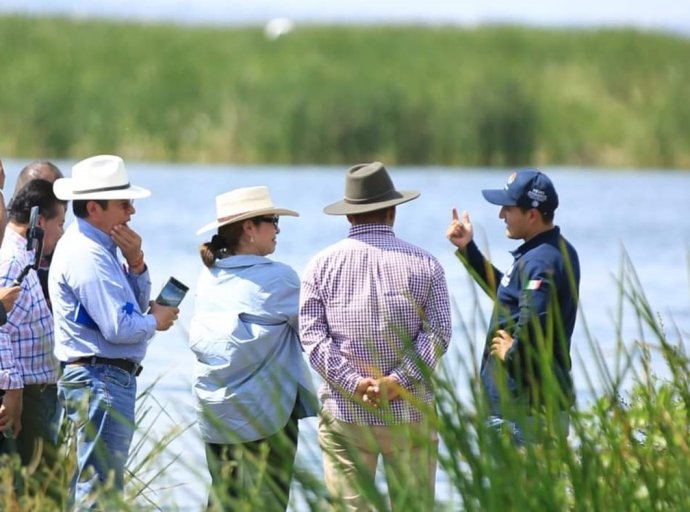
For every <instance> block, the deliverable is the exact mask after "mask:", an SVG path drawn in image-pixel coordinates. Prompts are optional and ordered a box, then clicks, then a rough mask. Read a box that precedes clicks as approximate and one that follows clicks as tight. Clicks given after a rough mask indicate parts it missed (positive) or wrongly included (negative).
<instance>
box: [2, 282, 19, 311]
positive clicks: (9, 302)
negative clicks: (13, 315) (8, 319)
mask: <svg viewBox="0 0 690 512" xmlns="http://www.w3.org/2000/svg"><path fill="white" fill-rule="evenodd" d="M21 291H22V287H21V286H8V287H7V288H0V302H2V306H3V307H4V308H5V311H6V312H9V311H10V309H12V308H13V307H14V301H16V300H17V297H19V292H21Z"/></svg>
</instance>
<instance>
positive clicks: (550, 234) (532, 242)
mask: <svg viewBox="0 0 690 512" xmlns="http://www.w3.org/2000/svg"><path fill="white" fill-rule="evenodd" d="M560 234H561V230H560V228H559V227H558V226H554V228H553V229H549V230H548V231H544V232H543V233H539V234H538V235H537V236H535V237H534V238H531V239H529V240H528V241H527V242H525V243H524V244H522V245H521V246H520V247H518V248H517V249H515V250H514V251H510V254H512V255H513V258H515V259H518V258H519V257H520V256H522V255H523V254H525V253H526V252H528V251H530V250H532V249H534V248H535V247H536V246H538V245H541V244H543V243H546V242H549V241H552V240H556V239H557V238H558V237H559V236H560Z"/></svg>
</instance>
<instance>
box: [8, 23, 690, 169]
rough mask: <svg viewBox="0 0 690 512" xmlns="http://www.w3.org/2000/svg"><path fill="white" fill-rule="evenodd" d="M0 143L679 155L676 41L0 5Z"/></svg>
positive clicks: (72, 149) (606, 159)
mask: <svg viewBox="0 0 690 512" xmlns="http://www.w3.org/2000/svg"><path fill="white" fill-rule="evenodd" d="M0 66H2V69H3V70H4V73H3V80H2V84H1V86H2V94H0V123H1V125H2V127H3V129H2V131H1V132H0V148H2V151H3V153H5V154H7V155H12V156H17V157H19V156H22V157H27V158H34V157H43V158H60V157H62V158H68V157H70V158H82V157H85V156H87V155H89V154H94V153H104V152H107V153H119V154H123V155H125V156H126V157H127V158H130V159H149V160H171V161H175V160H184V161H200V162H236V163H295V164H297V163H323V164H331V163H338V164H342V163H352V162H357V161H364V160H370V159H374V158H378V159H382V160H384V161H386V162H389V163H398V164H438V165H467V166H470V165H478V166H484V165H498V166H509V165H510V166H514V165H522V164H571V165H588V166H607V167H619V166H627V167H669V168H690V146H689V145H688V144H687V141H688V140H690V87H687V84H688V83H689V82H690V40H688V39H683V38H681V37H677V36H671V35H663V34H657V33H648V32H640V31H634V30H614V29H608V30H545V29H536V28H529V29H527V28H516V27H498V26H497V27H484V28H478V29H468V28H459V27H414V26H406V27H394V26H385V27H380V26H368V27H345V26H326V27H318V26H309V27H299V26H298V27H297V29H296V30H295V31H294V32H291V33H289V34H287V35H284V36H282V37H280V38H278V39H277V40H270V39H267V38H266V37H265V36H264V34H263V32H262V30H261V29H260V28H218V27H189V26H172V25H141V24H133V23H121V22H117V23H116V22H105V21H74V20H66V19H60V18H26V17H7V16H6V17H0Z"/></svg>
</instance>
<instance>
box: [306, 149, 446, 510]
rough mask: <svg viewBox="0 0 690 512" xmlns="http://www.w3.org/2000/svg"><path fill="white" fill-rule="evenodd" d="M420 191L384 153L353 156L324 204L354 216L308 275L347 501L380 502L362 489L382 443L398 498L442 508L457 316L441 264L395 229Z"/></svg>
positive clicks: (333, 467)
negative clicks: (444, 413)
mask: <svg viewBox="0 0 690 512" xmlns="http://www.w3.org/2000/svg"><path fill="white" fill-rule="evenodd" d="M418 196H419V192H400V191H397V190H396V189H395V187H394V186H393V182H392V181H391V179H390V177H389V175H388V172H387V171H386V169H385V167H384V166H383V164H381V163H380V162H374V163H371V164H360V165H356V166H354V167H352V168H350V169H349V170H348V172H347V176H346V181H345V199H344V200H342V201H339V202H337V203H334V204H332V205H330V206H327V207H326V208H325V209H324V212H325V213H327V214H329V215H346V216H347V220H348V221H349V222H350V224H351V228H350V233H349V236H348V238H346V239H344V240H341V241H340V242H338V243H336V244H334V245H332V246H331V247H328V248H326V249H325V250H323V251H322V252H320V253H319V254H317V255H316V256H314V258H312V260H311V261H310V262H309V264H308V266H307V268H306V270H305V272H304V275H303V278H302V285H301V286H302V289H301V297H300V316H299V323H300V335H301V341H302V345H303V346H304V348H305V351H306V352H307V353H308V355H309V361H310V363H311V365H312V366H313V368H314V369H315V370H316V371H317V372H318V373H319V374H320V375H321V377H322V378H323V380H324V384H323V386H322V389H321V398H322V400H323V408H322V411H321V418H320V423H319V442H320V445H321V447H322V450H323V462H324V473H325V480H326V485H327V487H328V489H329V491H330V492H331V493H332V494H334V495H335V496H337V497H338V499H340V500H342V502H343V503H344V504H345V505H346V507H347V509H348V510H369V505H370V503H369V502H368V500H367V499H366V497H365V496H363V495H362V494H361V489H363V488H366V487H367V485H371V486H373V485H374V475H375V474H376V464H377V459H378V456H379V455H382V457H383V461H384V465H385V467H386V475H387V479H388V489H389V493H390V497H391V505H392V507H393V509H394V510H432V508H433V500H434V482H435V474H436V460H437V454H438V437H437V433H436V430H435V426H434V424H435V421H434V418H435V416H434V415H435V412H434V405H433V392H432V387H431V382H430V378H431V374H432V372H433V371H434V368H435V367H436V365H437V363H438V361H439V359H440V358H441V356H442V355H443V354H444V353H445V352H446V350H447V348H448V344H449V342H450V337H451V322H450V303H449V299H448V288H447V285H446V281H445V275H444V272H443V269H442V267H441V265H440V264H439V262H438V261H437V260H436V258H434V257H433V256H432V255H431V254H429V253H428V252H426V251H425V250H423V249H421V248H419V247H416V246H414V245H412V244H410V243H408V242H405V241H403V240H400V239H399V238H397V237H396V236H395V234H394V233H393V225H394V223H395V216H396V205H398V204H402V203H405V202H407V201H411V200H413V199H416V198H417V197H418ZM363 482H364V484H363ZM367 482H368V483H367Z"/></svg>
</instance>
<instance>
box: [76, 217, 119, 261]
mask: <svg viewBox="0 0 690 512" xmlns="http://www.w3.org/2000/svg"><path fill="white" fill-rule="evenodd" d="M77 227H78V228H79V231H80V232H81V233H82V234H83V235H84V236H85V237H87V238H90V239H91V240H93V241H94V242H97V243H99V244H100V245H102V246H103V247H105V248H106V249H108V251H110V252H111V253H113V254H114V253H115V250H116V248H117V246H116V245H115V241H114V240H113V239H112V238H111V236H110V235H109V234H108V233H106V232H104V231H101V230H100V229H98V228H97V227H96V226H94V225H93V224H91V223H90V222H89V221H87V220H85V219H82V218H79V217H77Z"/></svg>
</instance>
